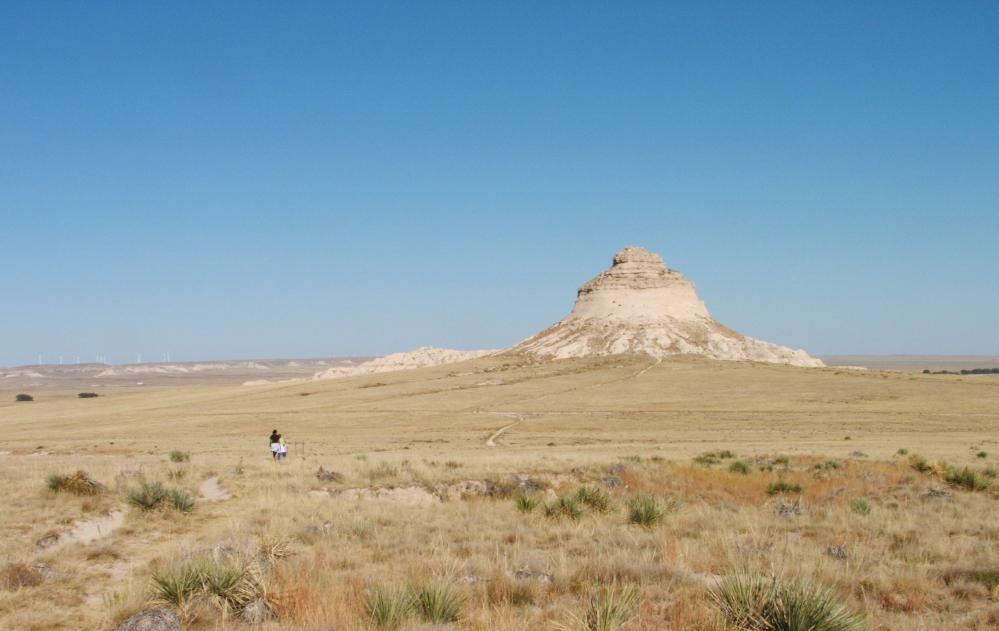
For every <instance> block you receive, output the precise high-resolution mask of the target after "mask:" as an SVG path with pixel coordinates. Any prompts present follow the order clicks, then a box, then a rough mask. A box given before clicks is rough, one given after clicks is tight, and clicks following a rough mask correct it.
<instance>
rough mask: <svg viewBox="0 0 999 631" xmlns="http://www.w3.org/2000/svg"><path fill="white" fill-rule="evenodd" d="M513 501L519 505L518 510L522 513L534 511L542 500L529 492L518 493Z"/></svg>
mask: <svg viewBox="0 0 999 631" xmlns="http://www.w3.org/2000/svg"><path fill="white" fill-rule="evenodd" d="M513 503H514V504H515V505H516V506H517V510H519V511H520V512H522V513H532V512H534V509H535V508H537V507H538V504H539V503H540V501H539V500H538V498H537V497H536V496H534V495H530V494H528V493H518V494H517V495H516V496H514V498H513Z"/></svg>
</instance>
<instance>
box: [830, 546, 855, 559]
mask: <svg viewBox="0 0 999 631" xmlns="http://www.w3.org/2000/svg"><path fill="white" fill-rule="evenodd" d="M826 555H827V556H831V557H832V558H834V559H839V560H840V561H845V560H846V559H847V557H848V556H849V555H848V554H847V553H846V548H844V547H843V546H829V547H828V548H826Z"/></svg>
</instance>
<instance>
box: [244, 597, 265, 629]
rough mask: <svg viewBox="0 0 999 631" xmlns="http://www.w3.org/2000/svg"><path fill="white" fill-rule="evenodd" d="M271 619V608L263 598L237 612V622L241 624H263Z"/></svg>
mask: <svg viewBox="0 0 999 631" xmlns="http://www.w3.org/2000/svg"><path fill="white" fill-rule="evenodd" d="M271 617H272V614H271V608H270V607H268V606H267V601H266V600H264V599H263V598H257V599H256V600H254V601H252V602H251V603H250V604H248V605H247V606H245V607H243V611H241V612H239V621H240V622H242V623H243V624H263V623H264V622H266V621H267V620H270V618H271Z"/></svg>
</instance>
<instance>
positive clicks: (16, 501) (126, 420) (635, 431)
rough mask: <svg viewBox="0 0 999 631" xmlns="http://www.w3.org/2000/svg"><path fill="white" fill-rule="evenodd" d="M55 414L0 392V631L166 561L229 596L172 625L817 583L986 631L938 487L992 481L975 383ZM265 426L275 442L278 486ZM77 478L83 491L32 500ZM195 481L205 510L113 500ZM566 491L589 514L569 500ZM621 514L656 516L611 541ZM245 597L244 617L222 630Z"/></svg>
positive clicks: (467, 610) (973, 496)
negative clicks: (89, 490)
mask: <svg viewBox="0 0 999 631" xmlns="http://www.w3.org/2000/svg"><path fill="white" fill-rule="evenodd" d="M76 394H77V393H76V392H71V391H65V392H59V391H55V392H52V391H49V392H46V393H45V396H43V397H37V398H36V401H34V402H31V403H15V402H14V393H13V392H11V393H6V392H4V393H0V396H2V399H0V427H2V434H0V451H3V452H4V457H3V458H2V459H0V478H2V479H3V480H4V486H5V496H4V504H5V506H4V510H3V511H2V512H0V541H2V544H0V554H2V556H3V567H2V568H0V570H2V571H3V572H4V575H3V577H0V578H2V579H3V585H0V629H5V630H8V629H9V630H15V629H54V628H60V629H92V628H113V627H114V625H115V624H117V623H118V622H120V621H121V620H123V619H124V618H126V617H127V616H128V615H130V614H132V613H134V612H135V611H138V610H139V609H141V608H143V607H145V606H147V605H148V603H149V602H152V601H153V600H155V599H156V597H157V595H158V596H159V598H160V599H161V600H162V598H163V589H162V588H161V589H159V590H157V588H156V584H155V582H154V580H153V579H154V578H158V579H159V580H160V584H161V586H162V583H163V582H164V580H165V579H168V578H170V577H176V576H177V575H178V573H182V572H183V571H184V570H185V568H186V569H190V568H191V567H194V566H204V567H209V566H210V567H212V568H215V569H214V570H212V571H216V570H218V568H219V566H225V568H226V569H230V570H233V571H234V572H235V574H236V579H238V580H235V579H234V580H235V584H238V585H237V586H238V589H236V588H235V587H234V588H233V589H232V590H231V593H230V592H227V591H225V590H222V589H220V588H219V589H214V591H213V590H205V589H201V588H199V589H200V591H199V590H192V591H190V593H186V596H185V597H182V598H179V599H175V600H178V602H179V605H180V606H179V607H177V609H178V610H179V611H181V613H183V616H184V618H185V620H186V622H187V624H188V625H189V626H190V628H195V629H214V628H231V629H241V628H265V629H278V628H281V629H331V628H332V629H364V628H369V627H370V626H372V625H373V624H374V623H375V621H376V620H386V621H388V622H386V624H391V620H392V615H390V613H384V612H383V613H384V615H385V616H388V617H387V618H385V617H381V616H382V613H379V612H380V611H381V609H379V607H385V605H384V603H385V602H388V603H389V604H392V603H393V602H394V604H395V605H397V607H396V609H398V610H399V612H400V613H398V616H397V617H398V618H399V619H400V620H401V622H400V624H401V627H402V628H413V629H417V628H425V629H431V628H433V629H446V628H456V629H477V630H478V629H483V630H484V629H525V630H526V629H557V628H583V629H598V628H599V629H616V628H622V629H650V630H651V629H717V630H721V629H735V628H739V627H738V626H737V624H736V623H735V622H734V621H733V620H732V619H730V618H729V619H726V617H725V615H724V607H723V606H722V604H721V603H719V601H718V598H719V597H718V596H717V594H718V591H719V586H721V585H725V584H726V581H730V580H732V578H733V577H735V578H738V577H745V576H765V577H774V576H777V577H779V580H781V581H785V582H793V581H796V580H807V581H809V582H811V583H814V584H816V585H821V586H825V587H828V588H829V589H830V590H832V592H833V593H834V594H835V596H836V598H837V599H838V600H839V601H840V602H842V603H843V604H844V605H845V606H846V607H847V608H848V609H849V610H851V611H855V612H857V613H858V615H860V616H862V618H863V620H864V621H865V624H866V625H868V626H869V627H870V628H872V629H897V630H902V629H958V628H961V629H987V628H995V625H996V624H997V620H999V509H997V504H996V499H997V497H999V496H997V492H996V490H995V489H996V486H997V484H999V483H993V484H992V485H991V486H990V487H989V488H985V489H982V490H977V491H974V490H966V489H965V488H964V487H962V486H961V484H962V482H961V481H960V478H959V477H955V476H954V475H952V474H953V473H954V472H955V471H960V469H961V468H963V467H969V468H970V470H971V471H972V473H978V474H979V478H978V479H980V480H983V481H987V480H989V478H988V476H989V475H991V474H992V470H993V469H994V467H995V466H996V465H995V459H996V458H999V378H996V377H990V376H980V377H979V376H975V377H972V376H967V377H956V376H944V375H920V374H907V373H891V372H878V371H854V370H845V369H836V368H830V369H796V368H788V367H779V366H763V365H751V364H743V363H730V362H710V361H705V360H700V359H696V358H678V359H674V360H669V361H664V362H661V363H655V362H653V361H651V360H649V359H648V358H644V357H615V358H603V359H588V360H566V361H561V362H555V363H533V362H531V361H529V360H527V359H524V358H520V357H493V358H484V359H480V360H476V361H473V362H466V363H462V364H453V365H449V366H441V367H437V368H429V369H421V370H413V371H405V372H397V373H383V374H377V375H369V376H364V377H356V378H351V379H343V380H329V381H298V382H293V383H283V384H272V385H260V386H199V385H186V386H184V387H182V388H156V389H148V390H147V389H135V390H119V391H115V392H113V393H112V394H110V395H108V396H101V397H98V398H93V399H79V398H77V396H76ZM273 428H278V429H279V430H280V431H281V432H282V433H283V434H284V435H285V436H286V437H287V438H288V440H289V441H290V442H291V444H292V446H293V449H292V453H291V455H290V456H289V458H288V460H286V461H285V462H284V463H281V464H277V463H274V462H273V461H272V460H271V457H270V454H269V453H268V448H267V446H266V437H267V435H268V434H269V433H270V430H271V429H273ZM504 428H505V429H504ZM500 430H503V431H500ZM490 441H491V442H492V444H494V445H495V446H493V447H489V446H487V443H488V442H490ZM173 451H179V452H184V453H188V454H190V459H189V460H187V461H184V460H183V459H181V460H180V461H179V462H174V461H172V460H171V457H170V454H171V452H173ZM726 451H730V452H732V453H731V454H727V453H725V452H726ZM709 452H710V453H713V454H714V455H713V456H710V457H703V456H704V454H705V453H709ZM916 454H918V455H922V456H923V457H924V458H925V459H926V463H927V464H926V467H925V470H923V471H919V470H917V468H914V467H913V466H912V464H911V463H910V459H911V458H912V456H913V455H916ZM982 454H984V455H982ZM695 459H697V460H699V462H697V461H695ZM735 462H738V463H740V464H739V465H733V463H735ZM944 463H946V464H944ZM917 464H919V463H918V461H917ZM320 466H322V467H323V469H324V471H327V472H336V473H338V474H340V475H341V476H342V477H340V478H336V477H335V476H334V479H330V480H320V479H318V478H317V477H316V473H317V470H318V469H319V467H320ZM955 467H956V469H955ZM920 468H923V467H920ZM77 470H85V471H86V472H87V473H88V474H89V475H90V476H91V477H92V478H93V479H95V480H97V481H98V482H101V483H103V484H104V485H105V487H106V489H105V490H103V491H102V492H100V493H98V494H96V495H80V496H77V495H73V494H72V493H68V492H56V491H52V490H50V489H49V488H47V487H46V479H47V478H48V477H49V476H50V475H52V474H61V475H67V474H72V473H73V472H75V471H77ZM948 476H950V483H948V481H947V479H946V478H947V477H948ZM206 479H213V480H217V481H218V483H219V485H220V486H221V487H222V488H223V489H224V490H225V491H226V492H227V493H228V494H230V497H228V498H226V499H217V500H214V501H211V500H210V499H206V498H201V499H199V501H198V502H197V503H196V505H195V508H194V510H193V511H191V512H189V513H185V512H180V511H177V510H174V509H156V510H153V511H148V512H147V511H142V510H141V509H140V508H138V507H136V506H130V505H129V504H128V503H127V502H126V497H127V494H128V492H129V491H130V490H132V489H135V488H136V487H138V486H139V485H140V484H141V483H143V482H157V481H158V482H162V483H163V484H165V485H167V486H168V487H174V488H178V489H183V490H186V491H187V492H189V493H190V494H191V495H193V496H197V495H198V494H199V492H201V491H204V489H202V484H203V482H204V480H206ZM778 482H784V483H785V486H787V487H791V488H794V487H795V485H800V487H801V491H800V492H797V491H794V490H785V491H783V492H779V491H775V492H773V493H772V494H771V493H768V490H773V489H772V487H771V485H774V484H776V483H778ZM983 484H989V482H983ZM581 486H586V487H588V488H589V489H590V491H593V490H594V489H598V490H599V491H600V494H601V495H605V496H606V497H604V500H605V501H603V503H601V501H597V502H595V503H594V504H593V505H590V504H586V503H585V502H583V503H582V504H581V505H579V504H580V503H579V502H578V501H577V499H578V498H579V497H590V498H591V499H592V493H591V494H590V495H589V496H588V495H587V494H586V493H585V492H584V494H583V495H581V496H579V495H577V493H578V490H579V488H580V487H581ZM208 495H211V493H208ZM640 495H643V496H647V497H650V498H651V499H652V501H654V503H655V504H656V506H658V507H659V508H661V509H662V513H663V514H662V517H661V518H660V519H658V520H653V521H652V522H651V523H647V524H644V525H641V524H635V523H632V522H631V519H632V514H633V512H634V511H633V510H632V508H630V507H631V506H634V504H635V502H636V501H637V500H636V497H638V496H640ZM524 498H528V499H526V500H525V499H524ZM559 498H561V501H562V502H563V503H566V502H567V503H570V504H571V503H572V502H576V504H577V505H578V506H577V507H578V508H579V515H578V516H574V515H572V514H570V513H571V511H568V512H567V511H562V512H559V510H558V507H559V501H560V499H559ZM532 502H533V503H534V504H535V506H534V507H533V510H531V511H530V512H523V511H522V510H520V509H525V510H526V508H527V506H526V504H531V503H532ZM546 505H547V506H548V507H549V511H548V512H549V513H551V516H546V514H545V513H546V510H545V506H546ZM518 507H519V508H518ZM601 507H602V508H601ZM865 507H866V508H865ZM604 509H606V510H604ZM118 510H120V511H122V512H123V517H122V518H121V519H122V523H121V525H120V526H118V525H117V524H114V525H111V524H112V522H113V519H108V518H107V517H105V516H107V515H109V514H110V515H112V516H113V515H114V514H115V511H118ZM574 517H575V518H574ZM102 518H104V519H105V520H106V521H105V522H102V523H104V524H106V526H105V527H104V528H103V531H101V532H98V533H97V535H96V536H94V537H93V540H91V541H89V542H87V543H81V542H79V541H78V540H74V539H73V537H72V536H67V533H72V532H74V530H75V532H76V533H77V534H78V535H79V534H80V533H85V532H89V531H88V529H87V528H85V527H84V525H85V524H86V522H87V521H88V520H99V519H102ZM109 530H110V532H108V531H109ZM60 537H61V538H60ZM78 538H79V537H78ZM84 538H90V537H89V535H87V536H85V537H84ZM204 572H208V570H204ZM204 572H203V573H202V574H204ZM209 573H210V572H209ZM204 575H206V574H204ZM202 578H203V576H202ZM201 584H204V580H202V583H201ZM442 594H443V595H442ZM393 598H395V601H393ZM449 598H450V599H452V600H454V601H455V603H451V604H452V605H453V606H454V607H456V608H457V609H456V610H457V612H458V613H457V614H456V616H453V617H456V620H453V621H449V620H448V619H447V618H448V616H444V618H441V615H440V613H439V612H440V611H445V612H446V611H449V609H448V608H447V607H444V608H443V609H442V608H441V607H439V606H436V605H441V604H442V601H448V599H449ZM258 599H259V602H260V603H265V604H266V609H268V610H269V611H270V613H271V619H270V620H269V621H266V622H264V623H263V625H262V626H260V625H257V626H252V625H249V624H245V623H244V622H243V621H242V620H246V619H248V618H245V617H244V611H245V610H246V605H247V603H248V602H250V601H252V602H258ZM428 602H429V605H428ZM378 603H383V604H381V605H379V604H378ZM175 604H177V603H175ZM443 604H447V602H444V603H443ZM431 605H435V606H431ZM171 606H173V605H171ZM615 606H616V607H617V609H614V607H615ZM601 608H603V609H604V610H605V611H604V613H605V614H607V615H605V616H604V617H603V618H602V619H603V620H605V621H609V622H606V624H604V626H595V625H599V624H601V623H599V622H597V621H598V619H601V618H599V617H598V616H597V615H596V613H598V612H599V611H600V610H601ZM608 608H610V609H614V611H611V612H610V613H608V612H607V611H606V610H607V609H608ZM389 609H391V607H389ZM452 609H453V608H452ZM618 610H620V611H618ZM434 612H438V613H434ZM615 612H616V613H619V614H620V615H619V616H616V617H615V615H612V614H615ZM619 623H620V624H619ZM622 625H623V626H622Z"/></svg>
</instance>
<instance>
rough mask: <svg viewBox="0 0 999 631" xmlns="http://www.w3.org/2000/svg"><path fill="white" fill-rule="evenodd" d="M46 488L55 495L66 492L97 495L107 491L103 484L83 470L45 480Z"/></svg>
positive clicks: (53, 475) (55, 475)
mask: <svg viewBox="0 0 999 631" xmlns="http://www.w3.org/2000/svg"><path fill="white" fill-rule="evenodd" d="M45 486H47V487H48V489H49V490H50V491H53V492H55V493H59V492H63V491H65V492H66V493H72V494H73V495H97V494H99V493H101V492H103V491H104V490H105V487H104V485H103V484H101V483H100V482H98V481H97V480H95V479H93V478H91V477H90V475H89V474H88V473H87V472H86V471H83V470H82V469H81V470H79V471H77V472H76V473H71V474H69V475H59V474H55V473H54V474H52V475H50V476H49V477H48V478H46V479H45Z"/></svg>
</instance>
